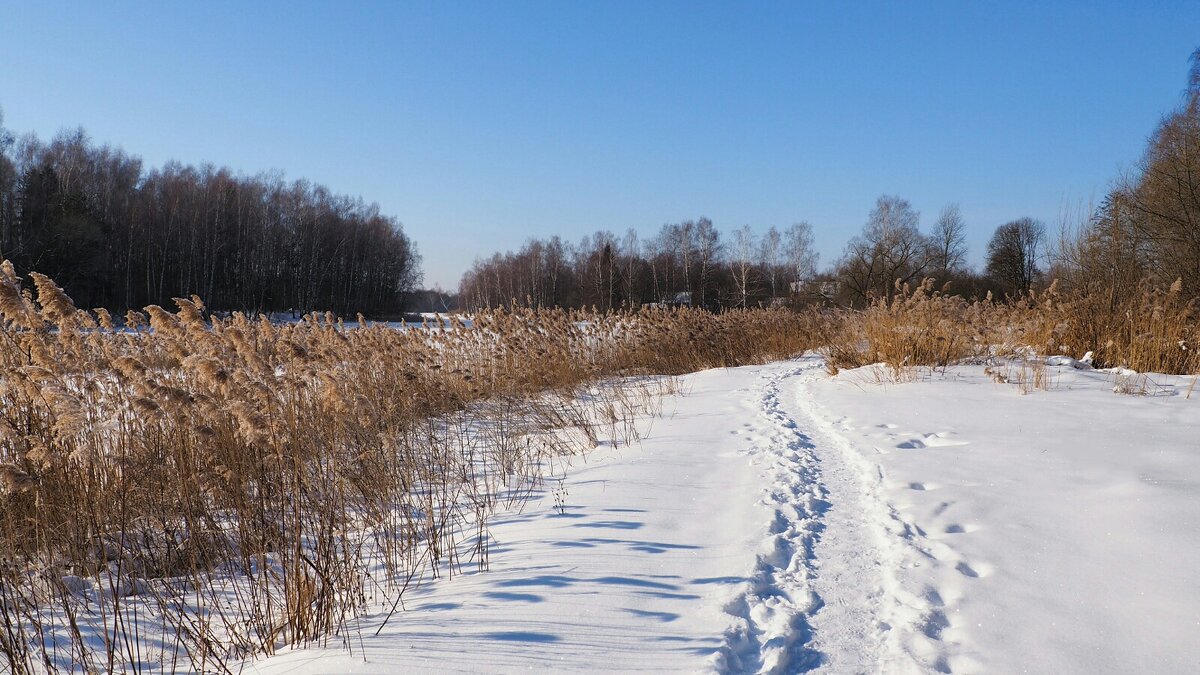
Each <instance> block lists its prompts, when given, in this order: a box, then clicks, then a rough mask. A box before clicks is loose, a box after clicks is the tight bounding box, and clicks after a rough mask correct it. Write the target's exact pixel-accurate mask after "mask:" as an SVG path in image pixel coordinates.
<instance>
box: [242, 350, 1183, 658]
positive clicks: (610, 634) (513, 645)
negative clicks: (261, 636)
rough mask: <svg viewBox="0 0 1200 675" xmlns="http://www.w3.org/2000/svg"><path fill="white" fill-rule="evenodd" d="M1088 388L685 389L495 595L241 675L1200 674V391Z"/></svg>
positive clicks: (487, 590)
mask: <svg viewBox="0 0 1200 675" xmlns="http://www.w3.org/2000/svg"><path fill="white" fill-rule="evenodd" d="M1074 366H1075V364H1073V363H1068V362H1066V361H1062V362H1061V364H1060V365H1049V366H1047V371H1048V372H1049V374H1050V378H1049V381H1050V382H1051V385H1052V387H1051V389H1050V390H1035V391H1033V392H1031V393H1028V394H1027V395H1022V394H1021V391H1020V388H1019V387H1017V386H1014V385H1011V384H998V383H996V382H995V381H993V379H992V378H991V377H989V376H988V375H987V374H986V373H985V372H984V368H983V367H982V366H964V367H959V368H951V369H948V370H947V371H946V372H944V373H938V374H930V375H926V376H925V377H923V378H920V381H915V382H908V383H903V384H894V383H882V384H881V383H880V381H879V380H880V378H878V377H876V375H875V371H873V370H871V369H859V370H856V371H846V372H843V373H841V374H839V375H838V376H836V377H829V376H828V375H827V374H826V373H825V370H824V364H823V363H822V362H821V360H820V359H819V358H817V357H813V356H809V357H805V358H803V359H799V360H795V361H787V362H780V363H774V364H768V365H765V366H752V367H745V368H736V369H723V370H711V371H706V372H701V373H696V374H693V375H689V376H686V377H683V378H681V379H680V382H681V386H682V390H683V391H684V393H683V394H681V395H679V396H673V397H671V398H669V399H668V400H667V401H666V403H665V405H664V415H663V416H662V417H660V418H656V419H653V420H649V419H647V420H643V424H642V428H643V431H644V433H645V436H644V438H643V439H642V441H641V442H640V443H637V444H635V445H633V446H630V447H621V448H612V447H609V446H604V447H601V448H597V449H596V450H595V451H593V452H592V453H591V454H590V455H589V456H588V457H586V458H579V459H578V460H577V461H575V462H574V466H573V467H572V468H571V469H570V470H569V471H568V472H567V474H566V477H565V479H564V480H563V481H562V482H561V487H560V483H559V482H558V480H557V479H551V480H548V481H547V483H546V486H545V490H544V491H543V492H542V493H540V495H539V496H537V497H536V498H535V499H534V500H533V501H531V502H529V503H527V504H526V505H525V506H524V508H523V509H521V510H520V511H519V512H509V513H503V514H500V515H499V516H498V517H496V518H495V519H494V521H493V525H492V528H491V533H490V534H491V537H492V541H493V548H492V550H491V553H490V569H489V570H487V571H483V572H475V571H468V572H464V573H463V574H461V575H456V576H454V577H453V578H442V579H438V580H436V581H429V582H426V583H424V584H422V585H421V586H420V587H419V588H418V589H417V590H416V591H410V592H409V593H407V594H406V595H405V597H404V609H403V611H399V612H396V613H395V614H392V615H391V616H390V618H387V612H386V611H383V610H381V611H380V612H379V613H378V614H373V615H370V616H366V617H364V619H363V620H362V622H361V625H360V626H359V628H358V630H357V631H356V632H354V633H353V634H352V635H350V636H348V639H347V642H348V643H349V649H346V648H343V647H335V646H330V647H327V648H323V649H318V648H308V649H297V650H292V651H288V652H285V653H282V654H279V655H277V656H274V657H271V658H269V659H260V660H257V661H252V662H247V663H246V664H245V671H246V672H256V673H264V674H280V673H317V672H319V673H330V672H346V673H394V672H516V671H536V672H564V671H594V672H595V671H602V672H630V671H655V672H712V671H716V672H779V673H785V672H809V671H815V672H822V673H859V672H868V673H874V672H884V673H910V672H912V673H922V672H954V673H993V672H996V673H1010V672H1034V673H1129V672H1154V673H1189V672H1196V671H1197V670H1200V576H1197V574H1196V570H1197V569H1198V568H1200V565H1198V560H1197V558H1198V557H1200V387H1197V388H1196V390H1195V391H1193V392H1189V386H1190V385H1191V384H1192V382H1191V380H1190V378H1170V377H1165V376H1150V378H1146V381H1149V382H1150V383H1151V384H1152V385H1153V386H1146V384H1145V382H1143V381H1140V380H1139V383H1138V384H1139V386H1137V387H1134V388H1133V389H1132V390H1134V391H1139V392H1146V393H1149V394H1153V395H1145V396H1133V395H1127V394H1119V393H1114V378H1126V379H1127V378H1128V376H1127V374H1121V373H1106V372H1104V371H1092V370H1086V369H1085V370H1080V369H1077V368H1076V367H1074ZM1128 390H1130V389H1129V388H1126V389H1123V391H1128ZM1189 393H1191V394H1192V395H1191V396H1190V398H1189V397H1188V394H1189ZM385 618H386V622H385ZM377 631H378V634H376V632H377Z"/></svg>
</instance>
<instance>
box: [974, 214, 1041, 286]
mask: <svg viewBox="0 0 1200 675" xmlns="http://www.w3.org/2000/svg"><path fill="white" fill-rule="evenodd" d="M1045 238H1046V226H1045V225H1044V224H1043V223H1042V222H1041V221H1039V220H1034V219H1032V218H1019V219H1017V220H1014V221H1011V222H1008V223H1005V224H1003V225H1001V226H1000V227H997V228H996V232H995V234H993V235H992V240H991V241H990V242H989V243H988V257H987V275H988V277H990V278H991V280H992V282H993V283H994V284H996V286H997V287H998V288H999V289H1000V290H1001V292H1004V293H1007V294H1009V295H1013V294H1018V293H1024V292H1027V291H1028V290H1029V289H1030V288H1032V287H1033V285H1034V283H1035V282H1037V281H1038V279H1039V278H1040V277H1041V269H1040V268H1039V267H1038V259H1039V257H1040V254H1041V252H1042V245H1043V244H1044V242H1045Z"/></svg>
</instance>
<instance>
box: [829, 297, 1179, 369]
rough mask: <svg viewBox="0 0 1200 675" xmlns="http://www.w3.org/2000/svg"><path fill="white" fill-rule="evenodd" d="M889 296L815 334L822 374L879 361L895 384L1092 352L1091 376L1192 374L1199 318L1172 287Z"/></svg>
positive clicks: (839, 316)
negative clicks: (997, 296)
mask: <svg viewBox="0 0 1200 675" xmlns="http://www.w3.org/2000/svg"><path fill="white" fill-rule="evenodd" d="M897 290H898V292H897V294H896V296H895V297H894V298H893V299H892V300H891V301H890V302H889V301H887V300H884V299H879V300H876V301H875V302H874V303H873V304H872V305H871V306H870V307H868V308H867V309H865V310H863V311H861V312H844V313H841V314H839V315H837V317H836V321H832V322H831V323H829V324H827V325H826V326H825V333H824V334H823V337H822V338H821V339H822V341H823V342H824V344H825V346H824V348H823V349H824V350H825V351H826V354H827V356H828V359H829V363H830V367H831V368H833V369H835V370H836V369H838V368H855V367H859V366H863V365H868V364H874V363H885V364H887V365H888V367H889V368H890V369H891V370H892V371H893V376H894V377H895V379H904V377H905V375H904V373H905V371H906V370H907V369H911V368H917V367H932V368H939V367H945V366H947V365H951V364H954V363H960V362H963V361H976V360H980V359H984V360H987V359H991V358H993V357H1011V358H1017V359H1024V358H1026V356H1025V355H1027V353H1028V352H1029V351H1032V352H1033V353H1036V354H1064V355H1068V356H1073V357H1074V358H1082V357H1083V356H1084V355H1085V354H1086V353H1087V352H1092V354H1093V358H1094V361H1093V363H1094V365H1095V366H1096V367H1099V368H1107V367H1123V368H1130V369H1133V370H1136V371H1141V372H1158V373H1170V374H1192V373H1197V372H1200V323H1198V318H1200V312H1198V309H1197V306H1196V303H1195V301H1187V300H1185V299H1184V295H1183V293H1182V292H1181V284H1180V283H1179V282H1176V283H1175V284H1174V285H1172V286H1171V287H1170V288H1168V289H1165V290H1164V289H1155V288H1153V287H1150V286H1143V287H1142V288H1141V290H1140V292H1138V293H1128V294H1124V295H1119V294H1103V293H1081V292H1076V293H1062V292H1060V291H1059V290H1058V288H1057V285H1056V284H1052V285H1051V286H1050V288H1048V289H1047V290H1046V291H1044V292H1042V293H1040V294H1038V293H1030V294H1028V295H1026V296H1024V297H1021V298H1018V299H1016V300H1012V301H1009V302H1005V303H999V302H994V301H993V300H992V299H991V298H990V296H989V297H988V298H986V299H983V300H976V301H967V300H965V299H963V298H961V297H956V296H948V295H944V294H942V293H939V292H938V291H935V290H933V287H932V282H931V281H929V280H926V281H925V282H924V283H922V284H921V285H919V286H917V287H916V288H912V289H910V288H908V287H906V286H905V287H899V288H898V289H897ZM1034 368H1035V366H1034V365H1033V364H1031V365H1030V366H1029V368H1027V370H1031V369H1034ZM1031 373H1032V370H1031ZM1031 378H1032V379H1037V378H1036V377H1032V375H1031ZM1034 388H1042V387H1040V386H1034Z"/></svg>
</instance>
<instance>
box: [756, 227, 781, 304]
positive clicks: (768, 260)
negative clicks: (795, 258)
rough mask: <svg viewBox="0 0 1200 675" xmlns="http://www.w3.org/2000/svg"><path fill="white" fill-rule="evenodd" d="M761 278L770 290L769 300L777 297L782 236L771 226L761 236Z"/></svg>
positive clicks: (759, 254) (759, 258)
mask: <svg viewBox="0 0 1200 675" xmlns="http://www.w3.org/2000/svg"><path fill="white" fill-rule="evenodd" d="M758 260H759V266H760V267H761V269H762V272H761V274H762V277H763V279H764V280H766V282H767V285H768V286H769V287H770V289H771V299H772V300H774V299H775V298H777V297H779V281H780V278H779V269H780V265H782V260H783V235H782V234H780V233H779V230H778V229H777V228H776V227H775V226H771V228H770V229H768V230H767V232H766V234H764V235H763V238H762V243H761V245H760V246H759V253H758Z"/></svg>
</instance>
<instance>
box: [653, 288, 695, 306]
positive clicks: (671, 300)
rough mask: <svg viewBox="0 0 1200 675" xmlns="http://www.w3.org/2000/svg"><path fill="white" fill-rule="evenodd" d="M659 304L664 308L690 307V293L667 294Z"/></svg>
mask: <svg viewBox="0 0 1200 675" xmlns="http://www.w3.org/2000/svg"><path fill="white" fill-rule="evenodd" d="M660 304H661V305H663V306H664V307H691V306H692V294H691V292H690V291H682V292H680V293H667V294H666V295H664V296H663V297H662V302H661V303H660Z"/></svg>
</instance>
